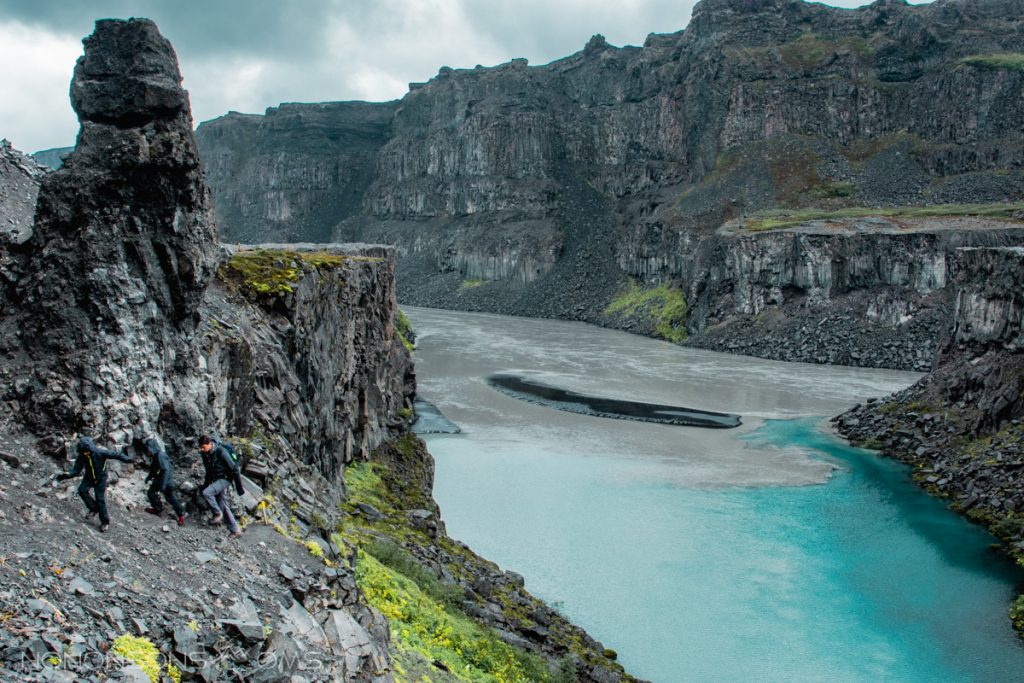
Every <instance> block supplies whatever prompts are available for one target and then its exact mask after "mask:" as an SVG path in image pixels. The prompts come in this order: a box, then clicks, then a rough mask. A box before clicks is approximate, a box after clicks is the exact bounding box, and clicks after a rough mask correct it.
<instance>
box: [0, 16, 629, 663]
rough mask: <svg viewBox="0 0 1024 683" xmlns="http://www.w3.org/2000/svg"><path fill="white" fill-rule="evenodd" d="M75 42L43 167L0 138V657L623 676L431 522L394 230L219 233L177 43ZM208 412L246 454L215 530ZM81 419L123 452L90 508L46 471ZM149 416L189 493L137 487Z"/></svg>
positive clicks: (428, 470) (139, 30) (125, 31)
mask: <svg viewBox="0 0 1024 683" xmlns="http://www.w3.org/2000/svg"><path fill="white" fill-rule="evenodd" d="M84 44H85V54H84V56H83V57H81V58H80V59H79V60H78V63H77V65H76V68H75V76H74V80H73V82H72V86H71V99H72V105H73V106H74V108H75V111H76V112H77V114H78V116H79V120H80V122H81V130H80V132H79V135H78V144H77V146H76V147H75V149H74V151H73V152H72V153H71V154H70V155H69V156H67V157H66V158H65V159H64V164H63V166H62V167H61V168H60V169H58V170H56V171H53V172H52V173H46V174H44V173H43V172H42V171H41V170H39V169H37V168H35V167H34V166H33V165H32V164H31V163H30V162H28V161H27V160H25V159H24V158H23V157H21V156H20V155H18V154H16V153H14V152H13V151H12V150H10V149H8V148H7V147H6V146H4V147H2V148H0V198H2V200H3V204H0V211H2V212H3V213H0V220H2V221H3V222H4V224H5V225H6V227H5V229H4V230H3V231H2V233H0V235H2V240H0V264H2V267H3V270H2V274H3V278H4V280H3V289H2V290H0V291H2V292H3V299H2V300H0V304H2V306H0V309H2V310H0V386H2V389H0V391H2V394H0V400H2V402H3V408H4V410H3V411H0V467H2V468H3V469H4V480H5V482H6V483H5V486H3V487H0V500H2V501H3V504H2V505H0V529H2V534H0V537H2V538H3V539H4V543H5V546H4V547H5V551H4V555H5V557H6V556H7V555H9V554H11V553H7V552H6V550H10V549H14V548H17V550H18V552H17V553H15V555H16V557H15V558H14V560H13V561H14V562H15V563H16V564H18V567H17V569H18V571H11V572H3V573H2V575H0V611H2V612H3V614H4V615H5V623H7V624H8V625H9V626H10V628H5V629H0V677H2V678H5V680H6V678H7V677H9V676H14V677H15V678H17V680H37V679H38V680H42V679H43V678H46V679H47V680H49V679H50V678H52V677H61V678H67V677H72V678H73V677H74V676H75V675H79V676H83V675H84V676H95V675H99V676H101V677H103V678H125V679H131V680H139V678H138V676H142V677H143V678H144V679H145V680H150V679H154V680H155V679H156V678H158V677H161V676H164V675H166V677H169V678H172V679H173V678H175V677H177V676H178V675H179V674H180V676H182V677H184V678H185V679H186V680H208V681H213V680H222V679H225V678H231V679H238V680H250V681H264V682H266V683H269V682H270V681H280V680H291V679H292V678H293V677H294V678H295V679H298V678H302V679H303V680H345V681H360V682H385V681H393V680H395V678H396V676H399V675H400V672H407V673H408V675H410V676H413V675H415V676H416V677H417V680H419V679H420V674H422V676H428V675H429V676H432V677H434V678H436V679H437V680H451V679H450V678H447V677H446V674H447V673H451V671H453V670H457V671H458V672H459V673H460V675H462V676H464V677H465V676H469V675H472V676H475V677H477V678H482V677H484V676H493V677H494V678H495V679H496V678H497V676H499V675H500V676H501V677H502V680H509V681H522V682H524V683H525V681H528V680H547V679H548V678H550V677H551V676H552V675H553V673H554V672H555V671H556V670H561V671H565V672H566V673H567V674H568V673H569V672H571V674H572V675H573V676H574V679H575V680H581V681H595V682H596V681H602V682H604V681H620V680H633V679H632V678H631V677H630V676H629V675H628V674H626V673H625V672H624V671H623V669H622V667H621V666H620V665H618V664H617V663H616V662H615V655H614V653H613V652H611V651H610V650H608V651H606V650H605V649H604V647H603V646H602V645H601V644H600V643H598V642H597V641H595V640H594V639H593V638H591V637H590V636H588V635H587V634H586V633H584V632H583V631H582V630H581V629H579V628H578V627H576V626H574V625H572V624H570V623H569V622H568V621H566V620H565V619H564V618H563V617H561V616H560V615H558V614H557V613H556V612H554V611H553V610H552V609H551V608H549V607H548V606H546V605H544V604H543V603H542V602H541V601H539V600H537V599H536V598H534V597H533V596H531V595H529V593H528V592H527V591H526V590H525V588H524V587H523V579H522V577H518V576H517V575H514V574H511V573H506V572H503V571H501V570H500V569H499V568H498V567H497V566H495V565H494V564H493V563H490V562H488V561H487V560H485V559H483V558H480V557H479V556H477V555H475V554H474V553H473V552H472V551H471V550H470V549H469V548H467V547H466V546H464V545H462V544H459V543H457V542H456V541H454V540H452V539H451V538H449V537H448V536H447V535H446V534H445V533H444V524H443V522H442V521H441V519H440V515H439V510H438V508H437V504H436V503H435V502H434V501H433V498H432V483H433V459H432V458H431V456H430V454H429V453H428V452H427V451H426V449H425V447H424V446H423V443H422V442H421V441H419V439H417V438H416V437H415V435H413V434H412V433H411V432H410V423H411V420H412V417H413V399H414V395H415V391H416V382H415V374H414V370H413V365H412V360H411V357H410V353H409V350H408V345H407V340H406V339H405V338H404V337H403V334H402V328H401V327H400V326H399V324H400V322H402V324H404V325H407V321H404V322H403V321H402V317H401V316H400V312H399V311H398V308H397V301H396V283H395V270H396V260H395V250H394V248H393V247H388V246H373V245H366V244H345V245H339V244H326V245H324V244H320V245H303V244H276V245H274V244H271V245H264V246H263V247H261V248H255V249H239V248H230V247H224V246H222V245H221V244H220V242H219V240H218V237H217V235H216V232H215V229H214V221H213V215H212V212H211V207H210V203H209V193H208V190H207V186H206V184H205V181H204V177H203V172H202V170H201V168H200V164H199V156H198V150H197V146H196V140H195V136H194V134H193V131H192V122H191V118H190V114H189V103H188V97H187V94H186V93H185V91H184V90H182V88H181V75H180V73H179V71H178V64H177V59H176V56H175V54H174V51H173V48H172V47H171V45H170V43H169V42H168V41H167V40H166V39H165V38H163V36H161V35H160V33H159V31H158V29H157V27H156V25H155V24H153V22H151V21H149V20H147V19H131V20H127V21H123V20H114V19H104V20H100V21H98V22H97V23H96V29H95V32H94V33H93V34H92V35H91V36H89V37H88V38H86V39H85V41H84ZM254 163H255V166H254V168H256V167H258V166H259V164H260V163H262V162H254ZM36 193H38V194H37V196H36ZM408 332H409V331H408V329H406V333H408ZM204 433H212V434H215V435H217V436H219V437H221V438H223V439H226V440H229V441H230V442H231V443H233V444H234V446H235V448H236V453H237V454H238V456H239V460H238V462H239V468H240V470H241V477H240V479H239V483H238V486H240V487H241V488H240V489H238V491H237V497H235V496H232V497H233V498H234V503H235V505H234V507H235V510H236V512H237V513H238V517H239V521H240V523H241V525H242V526H243V527H244V533H243V534H241V536H240V537H237V538H236V537H235V536H234V535H232V536H229V537H228V538H227V540H226V541H224V539H223V534H224V533H225V532H224V531H223V529H222V528H221V527H219V526H215V527H207V526H206V525H204V524H203V523H202V519H201V517H202V516H203V513H204V512H208V511H209V508H208V505H207V504H206V503H205V502H204V500H203V497H202V496H201V495H200V491H201V490H202V488H203V486H205V484H204V483H201V482H204V481H207V480H206V479H205V478H204V474H205V472H204V471H203V469H204V468H203V467H202V466H201V464H200V462H199V458H198V454H197V443H196V441H197V437H198V436H199V435H200V434H204ZM85 435H88V436H92V437H94V438H95V439H96V440H97V441H98V442H99V444H100V445H101V446H103V447H110V448H113V449H116V450H118V451H120V452H121V453H123V454H124V458H125V462H121V461H116V462H115V461H114V460H113V459H111V461H110V462H109V463H108V464H107V465H105V466H104V468H103V469H101V470H100V471H101V472H102V473H103V474H101V475H99V476H100V478H101V479H102V480H103V481H104V484H103V487H102V488H104V489H106V496H107V504H108V508H109V511H110V518H111V519H110V524H109V525H108V524H107V523H106V521H107V520H105V519H104V520H103V522H104V523H103V524H102V525H101V526H99V528H98V529H97V528H96V526H95V525H94V524H93V520H94V518H92V517H87V518H85V519H84V520H83V519H82V518H81V516H80V513H81V506H80V503H79V502H78V500H77V497H76V496H75V494H74V488H73V487H64V486H63V485H59V484H58V483H57V482H56V481H55V479H54V476H53V475H54V474H56V473H57V472H59V471H60V470H61V469H64V470H67V469H70V467H71V463H72V461H73V458H74V457H75V455H76V453H75V448H74V444H75V442H76V441H77V439H78V438H79V437H81V436H85ZM150 435H152V436H156V437H158V438H159V439H160V440H161V441H162V443H163V445H164V446H165V448H166V450H167V453H168V455H169V458H170V461H171V463H172V466H173V483H172V484H171V485H170V486H171V489H170V490H171V491H173V492H175V493H177V495H178V496H179V497H180V498H181V500H182V501H183V503H184V506H185V508H184V512H186V513H190V514H191V517H188V516H187V515H181V516H179V514H180V512H181V511H179V510H177V509H175V518H176V520H173V521H172V519H167V518H164V512H165V511H164V510H161V509H159V507H160V505H159V504H158V502H159V498H157V499H156V501H154V500H153V498H152V497H151V498H149V505H150V507H143V506H144V505H145V503H142V501H143V500H145V499H146V498H145V495H144V492H145V491H146V489H147V486H146V484H147V483H148V480H146V479H144V477H145V474H146V471H148V470H149V469H150V467H149V465H150V463H149V457H148V455H146V454H145V453H144V452H143V451H142V448H141V444H142V440H143V438H144V437H147V436H150ZM89 467H90V469H89V472H90V473H91V474H93V475H95V472H94V471H93V470H92V469H91V467H92V464H91V461H90V466H89ZM161 478H162V475H161ZM207 483H208V482H207ZM82 490H85V489H82ZM89 507H90V509H91V507H92V506H89ZM175 507H176V505H175ZM174 521H176V522H177V524H176V525H174ZM172 525H174V526H173V535H172ZM8 546H9V547H8ZM389 562H390V563H391V564H390V565H389V564H388V563H389ZM399 563H400V568H399V569H395V567H394V566H393V565H396V564H399ZM410 577H411V578H410ZM396 596H400V597H396ZM405 596H408V597H405ZM432 600H433V602H432ZM437 600H442V601H443V603H441V602H437ZM399 601H400V602H399ZM410 603H414V604H415V606H416V609H415V610H412V611H409V610H406V609H405V607H406V605H408V604H410ZM396 605H397V606H396ZM445 620H447V621H445ZM442 622H443V623H442ZM408 629H417V633H420V632H421V631H422V632H423V633H425V634H428V635H429V636H430V637H432V638H433V640H431V641H430V643H431V649H430V650H429V651H426V650H424V652H420V651H418V650H417V649H416V647H415V645H416V643H412V644H411V645H410V644H408V643H404V644H403V645H401V646H399V645H396V644H394V643H392V640H391V639H392V637H393V634H397V635H396V636H395V637H403V638H404V637H405V635H403V634H404V633H407V632H408ZM424 629H429V631H428V630H424ZM438 634H441V635H443V636H444V637H443V639H442V638H441V636H440V635H438ZM125 643H127V645H126V644H125ZM122 646H123V647H122ZM420 649H421V650H422V649H423V647H422V645H421V647H420ZM464 653H465V654H464ZM428 655H429V656H428ZM131 661H134V662H135V664H131V663H130V662H131ZM446 662H447V663H446ZM58 667H59V668H60V669H61V671H59V672H56V671H54V670H55V669H56V668H58ZM140 667H143V668H145V669H146V670H148V672H149V674H148V675H147V674H145V673H143V668H140ZM175 670H176V673H175ZM467 671H468V672H469V673H466V672H467Z"/></svg>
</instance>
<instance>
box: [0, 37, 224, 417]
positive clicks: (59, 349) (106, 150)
mask: <svg viewBox="0 0 1024 683" xmlns="http://www.w3.org/2000/svg"><path fill="white" fill-rule="evenodd" d="M84 44H85V54H84V56H83V57H81V58H80V59H79V60H78V63H77V65H76V66H75V75H74V80H73V81H72V86H71V98H72V104H73V106H74V108H75V111H76V113H77V114H78V116H79V119H80V121H81V129H80V131H79V135H78V143H77V147H76V149H75V152H74V153H73V154H72V155H71V157H70V158H68V160H67V164H66V165H65V167H64V168H63V169H61V170H59V171H56V172H54V173H52V174H49V175H47V176H46V177H45V178H44V179H43V183H42V186H41V188H40V191H39V200H38V208H37V213H36V224H35V230H34V234H33V235H32V239H31V240H30V241H29V242H27V243H26V244H25V245H23V247H24V250H25V251H26V252H27V253H28V259H29V260H28V265H27V267H26V269H25V276H24V277H23V278H21V280H20V281H19V282H18V284H17V286H16V289H15V294H14V298H15V301H14V304H15V305H16V307H17V310H16V315H14V316H13V317H12V318H8V319H5V321H4V325H3V333H4V334H3V339H4V344H5V346H6V347H7V348H8V349H14V348H17V349H19V352H20V353H21V354H23V355H22V356H20V358H21V359H22V360H23V364H22V366H21V367H20V368H19V371H20V372H21V373H22V374H23V378H22V379H21V380H19V382H21V383H22V386H23V391H22V392H19V393H23V394H25V395H24V396H22V398H23V399H24V403H23V405H24V406H25V408H26V413H25V415H23V417H25V418H26V420H27V422H28V423H29V424H31V425H32V426H33V427H34V428H35V429H36V430H37V431H39V432H45V430H46V429H47V426H48V425H53V426H55V427H57V426H59V427H60V428H62V429H67V428H68V427H72V428H76V429H77V428H83V427H84V428H89V429H96V430H98V431H99V432H101V433H117V432H118V430H122V429H127V428H129V426H130V425H131V424H133V423H135V422H138V421H145V422H148V423H150V424H155V423H156V422H157V419H158V417H159V415H160V412H161V410H162V408H163V406H164V404H165V402H168V401H170V399H171V398H172V397H173V395H174V389H173V387H172V384H173V382H174V380H172V379H171V378H172V376H174V375H175V373H177V375H178V376H179V377H180V376H184V375H185V374H186V373H187V372H188V369H189V368H190V367H195V366H196V364H197V361H196V356H195V353H194V350H193V347H192V345H191V336H192V334H193V333H194V332H195V329H196V324H197V323H198V318H199V316H198V310H199V305H200V302H201V300H202V297H203V293H204V291H205V288H206V284H207V282H208V281H209V279H210V277H211V275H212V274H213V270H214V266H215V263H216V261H217V259H218V258H219V257H218V254H217V242H216V234H215V232H214V228H213V220H212V215H211V211H210V205H209V200H208V193H207V190H206V186H205V184H204V182H203V175H202V169H201V168H200V165H199V157H198V151H197V149H196V144H195V137H194V135H193V133H192V120H191V116H190V114H189V106H188V96H187V94H186V93H185V91H184V90H182V89H181V75H180V73H179V72H178V65H177V59H176V57H175V55H174V51H173V48H172V47H171V46H170V44H169V43H168V42H167V41H166V39H164V38H163V37H162V36H161V35H160V34H159V32H158V30H157V28H156V26H155V25H154V24H153V23H152V22H150V21H148V20H142V19H138V20H131V21H127V22H125V21H114V20H109V21H108V20H104V21H99V22H97V24H96V31H95V33H93V34H92V35H91V36H89V37H88V38H87V39H86V40H85V41H84ZM27 373H31V375H28V374H27Z"/></svg>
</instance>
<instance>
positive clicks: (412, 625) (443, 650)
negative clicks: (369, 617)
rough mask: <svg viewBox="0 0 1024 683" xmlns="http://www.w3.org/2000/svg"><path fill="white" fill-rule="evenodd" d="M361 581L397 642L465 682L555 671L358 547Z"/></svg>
mask: <svg viewBox="0 0 1024 683" xmlns="http://www.w3.org/2000/svg"><path fill="white" fill-rule="evenodd" d="M355 574H356V583H358V584H359V588H360V590H362V592H363V594H364V595H365V596H366V599H367V600H368V601H369V603H370V604H371V605H373V606H374V607H375V608H377V609H378V610H380V612H381V613H382V614H384V616H386V617H387V618H388V621H389V622H390V625H391V638H392V641H393V645H394V646H395V647H396V648H397V649H398V650H399V651H400V652H401V651H403V650H411V651H415V652H419V653H420V654H422V655H423V656H425V657H426V658H428V659H429V660H430V661H436V662H442V663H443V664H444V665H445V667H447V669H448V670H449V671H450V672H451V673H452V675H454V676H455V677H456V678H458V679H459V680H461V681H472V682H480V683H520V682H521V683H530V682H536V681H547V680H549V679H550V673H549V672H548V670H547V667H546V666H545V665H544V663H543V662H542V661H541V659H540V658H539V657H537V656H536V655H532V654H530V653H527V652H525V651H522V650H519V649H517V648H514V647H512V646H511V645H508V644H507V643H505V642H504V641H502V640H501V639H500V638H499V637H498V635H497V633H495V632H494V631H493V630H491V629H488V628H485V627H483V626H480V625H479V624H477V623H476V622H474V621H472V620H471V619H470V618H469V617H466V616H465V615H462V614H459V613H454V612H451V611H448V610H446V609H445V608H444V607H443V606H442V605H441V604H440V603H438V602H437V601H436V600H434V599H432V598H431V597H430V596H428V595H427V594H425V593H424V592H423V591H421V590H420V588H419V586H417V585H416V583H415V582H413V581H412V580H410V579H408V578H406V577H405V576H403V575H402V574H400V573H398V572H396V571H394V570H392V569H390V568H388V567H386V566H385V565H383V564H381V563H380V562H378V561H377V560H376V559H375V558H374V557H373V556H371V555H369V554H368V553H365V552H363V551H359V554H358V560H357V562H356V572H355Z"/></svg>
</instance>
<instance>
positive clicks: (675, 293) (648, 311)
mask: <svg viewBox="0 0 1024 683" xmlns="http://www.w3.org/2000/svg"><path fill="white" fill-rule="evenodd" d="M604 315H606V316H612V315H626V316H636V315H643V316H645V317H647V318H648V319H649V320H650V321H651V322H652V323H654V331H655V333H656V334H657V335H658V336H659V337H661V338H662V339H665V340H667V341H670V342H673V343H675V344H679V343H681V342H683V341H685V340H686V298H685V297H684V296H683V293H682V292H681V291H679V290H678V289H676V288H674V287H669V286H668V285H664V284H663V285H659V286H657V287H654V288H652V289H642V288H640V287H638V286H637V285H636V283H633V282H631V283H630V284H629V288H628V289H627V290H626V291H625V292H623V293H622V294H620V295H618V296H617V297H615V298H614V299H613V300H612V302H611V303H610V304H608V307H607V308H605V309H604Z"/></svg>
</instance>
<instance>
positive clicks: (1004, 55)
mask: <svg viewBox="0 0 1024 683" xmlns="http://www.w3.org/2000/svg"><path fill="white" fill-rule="evenodd" d="M960 62H961V63H962V64H966V65H968V66H974V67H978V68H980V69H1008V70H1010V71H1024V53H1022V52H997V53H995V54H990V55H971V56H970V57H964V58H963V59H961V60H960Z"/></svg>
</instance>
